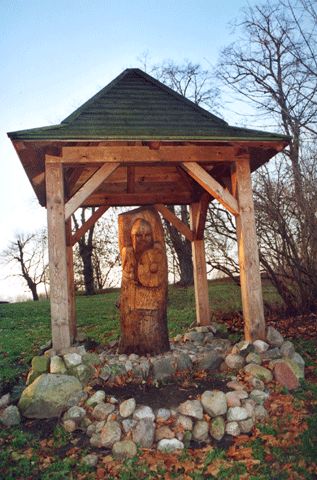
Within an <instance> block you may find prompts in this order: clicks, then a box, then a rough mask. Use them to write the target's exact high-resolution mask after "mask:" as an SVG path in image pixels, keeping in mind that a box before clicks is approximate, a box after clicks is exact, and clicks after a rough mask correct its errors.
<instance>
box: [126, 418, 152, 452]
mask: <svg viewBox="0 0 317 480" xmlns="http://www.w3.org/2000/svg"><path fill="white" fill-rule="evenodd" d="M154 433H155V425H154V423H153V421H152V420H151V419H150V418H143V419H142V420H139V421H138V423H137V424H136V426H135V427H134V428H133V429H132V438H133V441H134V442H135V443H136V444H137V445H139V446H140V447H141V448H151V447H152V445H153V441H154Z"/></svg>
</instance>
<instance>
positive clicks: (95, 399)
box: [86, 390, 106, 407]
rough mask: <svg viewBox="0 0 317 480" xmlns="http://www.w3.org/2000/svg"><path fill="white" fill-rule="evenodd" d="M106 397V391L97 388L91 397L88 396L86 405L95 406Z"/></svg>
mask: <svg viewBox="0 0 317 480" xmlns="http://www.w3.org/2000/svg"><path fill="white" fill-rule="evenodd" d="M105 399H106V393H105V392H104V391H103V390H97V391H96V392H95V393H94V394H93V395H92V396H91V397H90V398H88V400H87V402H86V405H88V407H95V406H96V405H98V403H103V402H104V401H105Z"/></svg>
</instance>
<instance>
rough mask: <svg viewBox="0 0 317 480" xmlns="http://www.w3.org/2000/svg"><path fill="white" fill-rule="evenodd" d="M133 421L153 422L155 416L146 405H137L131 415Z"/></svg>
mask: <svg viewBox="0 0 317 480" xmlns="http://www.w3.org/2000/svg"><path fill="white" fill-rule="evenodd" d="M133 418H134V420H151V421H152V422H153V421H154V420H155V415H154V412H153V410H152V408H151V407H148V406H147V405H139V406H138V407H137V408H136V409H135V410H134V413H133Z"/></svg>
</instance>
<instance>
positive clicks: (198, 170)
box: [182, 162, 239, 215]
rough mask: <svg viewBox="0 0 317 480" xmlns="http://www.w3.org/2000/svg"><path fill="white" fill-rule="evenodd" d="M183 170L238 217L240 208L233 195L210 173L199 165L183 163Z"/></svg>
mask: <svg viewBox="0 0 317 480" xmlns="http://www.w3.org/2000/svg"><path fill="white" fill-rule="evenodd" d="M182 167H183V169H184V170H185V171H186V172H187V173H188V174H189V175H190V176H191V177H193V178H194V179H195V180H196V182H197V183H199V185H201V186H202V187H203V188H204V189H205V190H206V191H207V192H208V193H210V195H212V196H213V197H214V198H216V199H217V200H218V202H220V203H221V204H222V205H223V206H224V207H225V208H226V209H227V210H228V211H229V212H230V213H232V214H233V215H238V213H239V207H238V203H237V201H236V199H235V198H234V197H233V196H232V195H231V193H230V192H229V191H228V190H226V189H224V188H223V187H222V186H221V185H220V183H218V182H217V181H216V180H215V179H214V178H213V177H212V176H211V175H209V173H207V172H206V170H204V169H203V168H202V167H201V166H200V165H198V163H194V162H193V163H192V162H188V163H183V164H182Z"/></svg>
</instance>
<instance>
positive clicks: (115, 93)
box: [8, 68, 288, 141]
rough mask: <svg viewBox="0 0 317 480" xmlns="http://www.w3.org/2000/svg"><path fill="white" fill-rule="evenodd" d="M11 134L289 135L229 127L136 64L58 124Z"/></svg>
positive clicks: (41, 137)
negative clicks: (135, 66) (136, 66)
mask: <svg viewBox="0 0 317 480" xmlns="http://www.w3.org/2000/svg"><path fill="white" fill-rule="evenodd" d="M8 135H9V137H10V138H11V139H12V140H33V141H45V140H46V141H47V140H48V141H49V140H52V141H53V140H56V141H58V140H61V141H80V140H83V141H84V140H90V141H94V140H95V141H98V140H141V139H142V140H179V141H186V140H230V139H232V140H239V139H241V140H260V141H265V140H267V141H272V140H274V139H277V140H281V139H287V138H288V137H285V136H284V135H278V134H274V133H269V132H262V131H258V130H250V129H245V128H238V127H231V126H230V125H228V123H226V122H225V121H224V120H222V119H221V118H219V117H216V116H215V115H213V114H211V113H210V112H208V111H207V110H204V109H203V108H201V107H199V106H198V105H195V104H194V103H193V102H191V101H190V100H188V99H186V98H185V97H183V96H181V95H179V94H178V93H176V92H174V91H173V90H171V89H170V88H169V87H167V86H166V85H164V84H162V83H161V82H159V81H157V80H155V79H154V78H153V77H151V76H150V75H148V74H146V73H145V72H143V71H142V70H140V69H137V68H132V69H126V70H124V71H123V72H122V73H121V74H120V75H119V76H118V77H117V78H115V79H114V80H113V81H112V82H111V83H110V84H109V85H107V86H106V87H105V88H103V89H102V90H101V91H100V92H99V93H97V94H96V95H95V96H94V97H92V98H91V99H90V100H88V101H87V102H86V103H84V104H83V105H82V106H81V107H80V108H78V109H77V110H75V111H74V112H73V113H72V114H71V115H69V116H68V117H67V118H65V120H63V121H62V122H61V123H60V124H59V125H53V126H48V127H41V128H33V129H29V130H20V131H17V132H10V133H8Z"/></svg>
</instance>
